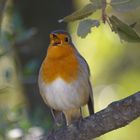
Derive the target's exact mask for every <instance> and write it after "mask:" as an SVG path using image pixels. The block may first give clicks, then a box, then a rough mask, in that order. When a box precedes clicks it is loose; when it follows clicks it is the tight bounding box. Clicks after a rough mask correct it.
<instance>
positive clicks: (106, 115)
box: [43, 91, 140, 140]
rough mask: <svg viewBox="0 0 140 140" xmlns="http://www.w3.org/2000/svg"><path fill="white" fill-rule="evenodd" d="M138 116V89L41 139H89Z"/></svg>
mask: <svg viewBox="0 0 140 140" xmlns="http://www.w3.org/2000/svg"><path fill="white" fill-rule="evenodd" d="M139 116H140V91H139V92H137V93H135V94H133V95H131V96H129V97H126V98H124V99H122V100H119V101H115V102H113V103H111V104H110V105H108V107H107V108H105V109H103V110H101V111H99V112H97V113H95V114H94V115H92V116H89V117H87V118H84V119H83V120H80V121H77V122H75V123H73V124H72V125H70V126H68V127H63V128H60V129H59V130H56V131H53V132H50V133H49V134H48V135H47V136H45V137H44V138H43V140H90V139H92V138H96V137H98V136H101V135H103V134H105V133H107V132H110V131H112V130H115V129H118V128H121V127H123V126H126V125H127V124H129V123H130V122H131V121H133V120H135V119H136V118H138V117H139Z"/></svg>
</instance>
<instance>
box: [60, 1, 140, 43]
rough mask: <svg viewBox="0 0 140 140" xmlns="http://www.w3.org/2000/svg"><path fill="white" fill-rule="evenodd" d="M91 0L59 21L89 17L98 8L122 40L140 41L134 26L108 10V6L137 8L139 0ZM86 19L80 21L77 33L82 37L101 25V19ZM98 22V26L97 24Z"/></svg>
mask: <svg viewBox="0 0 140 140" xmlns="http://www.w3.org/2000/svg"><path fill="white" fill-rule="evenodd" d="M90 1H91V2H90V3H88V4H87V5H85V6H84V7H83V8H81V9H80V10H77V11H75V12H73V13H72V14H70V15H68V16H66V17H64V18H63V19H61V20H59V22H63V21H65V22H71V21H75V20H79V19H83V18H87V17H88V16H89V15H91V14H93V13H94V14H95V13H96V11H97V10H100V11H101V14H100V17H99V18H101V19H102V21H103V23H106V22H107V23H108V24H109V25H110V28H111V30H112V31H114V32H115V33H117V34H118V35H119V37H120V39H121V40H124V41H129V42H134V41H135V42H140V36H139V35H138V34H137V33H136V31H135V30H134V27H132V26H128V25H127V24H126V23H124V22H122V21H121V20H120V19H118V18H117V17H116V16H115V15H113V16H110V15H111V14H112V13H111V11H109V12H107V10H106V9H107V8H108V7H110V6H111V8H112V9H113V10H114V9H115V10H117V11H118V12H120V13H121V12H126V11H131V10H134V9H136V8H137V7H139V6H140V1H139V0H121V1H120V0H110V1H109V2H108V1H107V0H90ZM91 21H92V19H86V20H83V21H81V22H80V23H79V26H78V29H77V34H78V36H80V37H86V35H87V34H88V33H90V32H91V28H93V27H99V23H100V19H96V20H95V19H94V20H93V21H96V22H92V24H91ZM97 23H98V26H97Z"/></svg>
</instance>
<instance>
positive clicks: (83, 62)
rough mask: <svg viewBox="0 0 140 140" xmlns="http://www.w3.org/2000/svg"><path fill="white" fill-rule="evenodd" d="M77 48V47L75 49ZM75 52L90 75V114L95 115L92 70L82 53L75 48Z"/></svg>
mask: <svg viewBox="0 0 140 140" xmlns="http://www.w3.org/2000/svg"><path fill="white" fill-rule="evenodd" d="M74 48H75V47H74ZM75 51H76V53H77V55H78V57H79V58H80V59H79V60H80V61H81V64H82V67H83V69H84V72H85V73H87V74H88V82H89V88H90V90H89V95H90V96H89V100H88V109H89V113H90V115H91V114H94V99H93V91H92V87H91V83H90V70H89V66H88V64H87V62H86V60H85V59H84V58H83V57H82V56H81V55H80V53H79V52H78V51H77V49H76V48H75Z"/></svg>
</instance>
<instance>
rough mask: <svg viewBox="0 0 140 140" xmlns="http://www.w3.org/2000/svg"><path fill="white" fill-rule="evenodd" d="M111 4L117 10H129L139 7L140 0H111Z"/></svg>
mask: <svg viewBox="0 0 140 140" xmlns="http://www.w3.org/2000/svg"><path fill="white" fill-rule="evenodd" d="M110 5H111V6H112V7H113V9H115V10H117V11H120V12H127V11H130V10H135V9H136V8H137V7H139V6H140V0H111V2H110Z"/></svg>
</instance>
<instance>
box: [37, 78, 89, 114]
mask: <svg viewBox="0 0 140 140" xmlns="http://www.w3.org/2000/svg"><path fill="white" fill-rule="evenodd" d="M39 88H40V92H41V95H42V96H43V99H44V100H45V102H46V103H47V104H48V105H49V106H50V107H51V108H53V109H56V110H60V111H61V110H67V109H70V108H79V107H81V106H83V105H85V104H86V103H87V102H88V99H89V92H90V87H89V83H88V80H86V79H83V78H81V77H79V79H78V80H77V81H74V82H73V83H66V82H65V81H64V80H63V79H61V78H57V79H56V80H55V81H54V82H52V83H51V84H46V83H43V82H42V80H41V79H40V78H39Z"/></svg>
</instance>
